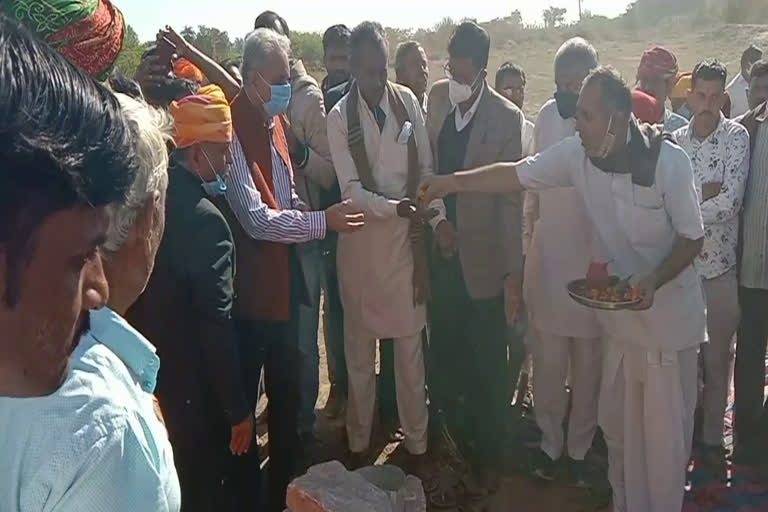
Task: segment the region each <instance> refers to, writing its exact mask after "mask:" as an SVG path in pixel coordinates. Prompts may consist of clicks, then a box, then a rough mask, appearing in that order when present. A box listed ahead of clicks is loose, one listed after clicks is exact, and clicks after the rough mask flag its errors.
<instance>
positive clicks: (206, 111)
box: [170, 85, 232, 148]
mask: <svg viewBox="0 0 768 512" xmlns="http://www.w3.org/2000/svg"><path fill="white" fill-rule="evenodd" d="M170 111H171V115H172V116H173V119H174V121H175V123H176V136H175V140H176V146H177V147H178V148H186V147H189V146H192V145H194V144H197V143H199V142H221V143H227V144H228V143H230V142H232V112H231V111H230V109H229V103H227V99H226V97H225V96H224V92H223V91H222V90H221V88H220V87H219V86H217V85H206V86H205V87H202V88H201V89H200V90H199V91H198V92H197V94H195V95H193V96H187V97H185V98H182V99H181V100H179V101H174V102H173V103H171V109H170Z"/></svg>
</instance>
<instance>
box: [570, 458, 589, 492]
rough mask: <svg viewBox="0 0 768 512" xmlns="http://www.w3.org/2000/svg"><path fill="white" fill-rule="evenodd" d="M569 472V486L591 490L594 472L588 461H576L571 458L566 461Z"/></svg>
mask: <svg viewBox="0 0 768 512" xmlns="http://www.w3.org/2000/svg"><path fill="white" fill-rule="evenodd" d="M565 464H566V469H567V471H568V477H567V478H568V485H569V486H571V487H578V488H579V489H591V488H592V482H593V475H592V471H591V469H590V467H589V464H588V463H587V461H586V460H576V459H572V458H571V457H566V459H565Z"/></svg>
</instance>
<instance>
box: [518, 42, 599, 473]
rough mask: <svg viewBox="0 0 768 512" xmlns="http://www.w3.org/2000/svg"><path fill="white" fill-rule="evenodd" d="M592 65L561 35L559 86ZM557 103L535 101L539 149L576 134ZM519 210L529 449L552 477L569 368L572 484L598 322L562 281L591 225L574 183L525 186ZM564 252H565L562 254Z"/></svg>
mask: <svg viewBox="0 0 768 512" xmlns="http://www.w3.org/2000/svg"><path fill="white" fill-rule="evenodd" d="M595 67H597V52H596V51H595V49H594V48H593V47H592V46H591V45H590V44H589V43H587V42H586V41H584V40H583V39H580V38H576V39H572V40H569V41H566V42H565V43H564V44H563V46H561V47H560V50H558V52H557V56H556V57H555V81H556V83H557V89H558V91H563V92H565V91H568V90H569V88H574V87H575V93H576V94H577V93H578V91H579V89H580V88H581V87H580V84H581V83H582V82H583V80H584V78H585V77H586V76H587V75H588V74H589V72H590V71H591V70H592V69H594V68H595ZM556 97H559V96H556ZM560 107H561V108H560V109H559V108H558V103H557V101H556V100H555V99H552V100H550V101H548V102H547V103H546V104H545V105H544V106H543V107H542V108H541V111H540V112H539V116H538V118H537V120H536V129H535V132H534V144H535V148H536V152H537V153H538V152H542V151H544V150H546V149H547V148H549V147H551V146H554V145H555V144H557V143H558V142H560V141H561V140H563V139H565V138H567V137H571V136H573V135H575V134H576V121H575V119H574V117H573V115H572V114H571V113H570V112H567V108H564V107H563V105H562V102H561V105H560ZM561 110H562V111H563V112H562V113H561V112H560V111H561ZM524 211H525V223H526V227H527V229H525V230H524V232H526V233H532V235H531V240H530V247H529V249H528V253H527V256H526V260H525V261H526V262H525V279H524V281H523V282H524V289H523V293H524V299H525V303H526V305H527V307H528V312H529V321H530V324H531V327H532V328H533V330H534V332H535V337H534V341H533V343H532V345H533V346H532V353H533V366H534V368H535V372H534V373H533V398H534V402H535V404H536V406H535V414H536V423H537V424H538V426H539V428H540V429H541V433H542V439H541V446H540V451H537V452H535V453H534V454H533V457H532V459H533V464H532V468H531V470H532V472H533V474H534V475H535V476H537V477H539V478H543V479H545V480H553V479H554V476H555V475H554V469H555V461H557V460H558V459H559V458H560V456H561V455H563V452H564V451H565V440H566V435H565V430H564V429H563V422H564V421H565V418H566V412H567V409H568V393H567V392H566V388H565V381H566V379H567V378H568V371H569V367H570V378H569V381H570V382H569V383H570V387H571V391H572V392H571V412H570V415H569V418H568V424H567V433H568V435H567V439H568V447H567V456H568V459H567V461H568V464H569V466H570V471H569V474H570V475H571V480H572V482H571V483H572V484H574V485H578V486H585V485H587V470H586V467H585V465H584V458H585V456H586V454H587V451H588V450H589V448H590V447H591V445H592V439H593V438H594V435H595V431H596V429H597V395H598V392H599V389H600V361H601V359H600V358H601V350H600V327H599V326H598V323H597V319H596V318H595V313H594V311H593V310H591V309H588V308H586V307H584V306H581V305H579V304H577V303H575V302H574V301H573V300H571V298H570V297H569V296H568V293H567V291H566V284H567V283H568V282H569V281H571V280H573V279H578V278H581V277H583V276H584V273H585V271H586V269H587V268H588V267H589V264H590V259H591V252H590V241H591V239H592V234H591V232H592V226H591V222H590V220H589V218H588V217H587V213H586V211H585V209H584V202H583V201H582V199H581V196H580V195H579V193H578V192H577V191H576V190H575V189H574V188H573V187H565V188H556V189H549V190H542V191H540V192H532V191H528V192H526V196H525V209H524ZM566 254H567V255H568V257H564V255H566Z"/></svg>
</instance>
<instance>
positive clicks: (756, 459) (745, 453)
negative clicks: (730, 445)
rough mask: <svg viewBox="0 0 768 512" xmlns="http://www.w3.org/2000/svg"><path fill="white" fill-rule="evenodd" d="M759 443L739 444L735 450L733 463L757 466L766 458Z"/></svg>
mask: <svg viewBox="0 0 768 512" xmlns="http://www.w3.org/2000/svg"><path fill="white" fill-rule="evenodd" d="M756 444H757V443H737V444H736V447H735V448H734V450H733V462H734V463H735V464H739V465H742V466H757V465H759V464H760V463H762V462H764V459H765V456H764V455H763V452H762V450H760V448H759V447H758V446H756Z"/></svg>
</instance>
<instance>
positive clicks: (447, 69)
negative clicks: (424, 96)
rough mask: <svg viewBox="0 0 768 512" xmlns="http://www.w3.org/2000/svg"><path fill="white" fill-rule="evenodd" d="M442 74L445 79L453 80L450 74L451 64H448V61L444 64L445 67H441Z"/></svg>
mask: <svg viewBox="0 0 768 512" xmlns="http://www.w3.org/2000/svg"><path fill="white" fill-rule="evenodd" d="M443 72H444V73H445V76H446V77H448V78H453V74H451V63H450V61H449V62H446V63H445V65H444V66H443Z"/></svg>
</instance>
